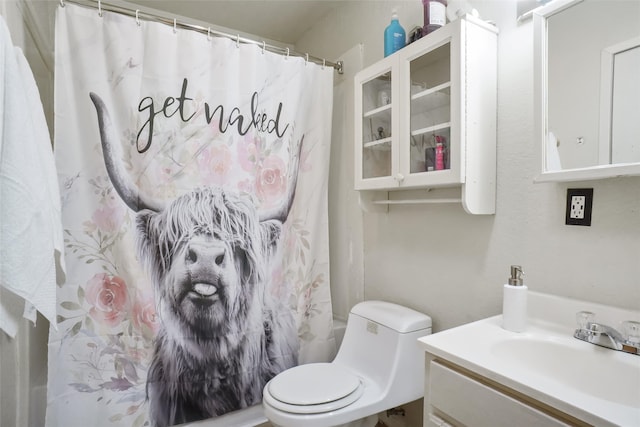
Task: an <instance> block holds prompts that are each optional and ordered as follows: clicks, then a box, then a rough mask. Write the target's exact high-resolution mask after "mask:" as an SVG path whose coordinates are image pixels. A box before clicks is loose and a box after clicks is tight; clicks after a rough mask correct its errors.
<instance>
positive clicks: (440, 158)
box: [435, 136, 444, 171]
mask: <svg viewBox="0 0 640 427" xmlns="http://www.w3.org/2000/svg"><path fill="white" fill-rule="evenodd" d="M435 169H436V170H437V171H441V170H443V169H444V144H443V143H442V140H441V139H440V137H439V136H436V168H435Z"/></svg>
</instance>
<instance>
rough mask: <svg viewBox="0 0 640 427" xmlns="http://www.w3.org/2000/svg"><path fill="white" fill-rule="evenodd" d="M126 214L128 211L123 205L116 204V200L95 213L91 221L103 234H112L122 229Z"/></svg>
mask: <svg viewBox="0 0 640 427" xmlns="http://www.w3.org/2000/svg"><path fill="white" fill-rule="evenodd" d="M125 214H126V211H125V209H124V208H123V207H122V205H120V204H118V203H115V200H113V199H111V200H110V201H109V202H108V203H107V204H105V205H103V206H102V207H100V208H98V209H96V210H95V212H93V215H92V216H91V220H92V221H93V222H94V223H95V224H96V226H98V228H99V229H100V231H102V232H103V233H112V232H114V231H118V230H119V229H120V226H121V225H122V221H123V220H124V216H125Z"/></svg>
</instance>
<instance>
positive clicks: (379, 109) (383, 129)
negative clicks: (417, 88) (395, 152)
mask: <svg viewBox="0 0 640 427" xmlns="http://www.w3.org/2000/svg"><path fill="white" fill-rule="evenodd" d="M391 73H392V72H391V70H389V71H387V72H386V73H384V74H381V75H379V76H376V77H375V78H373V79H371V80H369V81H367V82H364V83H363V84H362V123H361V126H362V178H363V179H369V178H378V177H386V176H390V175H391V173H392V150H391V138H392V135H393V132H395V129H393V126H392V123H393V122H392V119H391V112H392V105H393V104H392V96H393V92H392V90H391V78H392V75H391Z"/></svg>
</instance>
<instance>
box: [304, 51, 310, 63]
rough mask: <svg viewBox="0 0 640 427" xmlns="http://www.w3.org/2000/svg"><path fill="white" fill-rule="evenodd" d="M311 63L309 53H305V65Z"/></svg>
mask: <svg viewBox="0 0 640 427" xmlns="http://www.w3.org/2000/svg"><path fill="white" fill-rule="evenodd" d="M308 63H309V54H308V53H305V54H304V65H307V64H308Z"/></svg>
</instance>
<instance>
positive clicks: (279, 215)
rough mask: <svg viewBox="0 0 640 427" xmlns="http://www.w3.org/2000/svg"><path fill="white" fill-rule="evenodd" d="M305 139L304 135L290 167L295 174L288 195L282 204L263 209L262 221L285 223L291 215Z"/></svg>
mask: <svg viewBox="0 0 640 427" xmlns="http://www.w3.org/2000/svg"><path fill="white" fill-rule="evenodd" d="M303 141H304V136H302V138H301V139H300V142H299V143H298V147H297V148H298V152H297V153H296V155H295V156H293V163H292V165H291V168H290V169H289V170H290V171H292V172H291V173H292V175H293V176H292V178H291V182H290V183H289V186H288V189H287V197H286V198H285V199H284V201H283V203H282V204H281V205H280V206H278V207H275V208H273V209H270V210H267V211H261V212H260V222H264V221H269V220H276V221H280V222H282V223H284V222H285V221H286V220H287V217H288V216H289V211H291V206H292V205H293V199H294V197H295V195H296V184H297V183H298V169H299V166H300V153H301V152H302V142H303Z"/></svg>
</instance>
